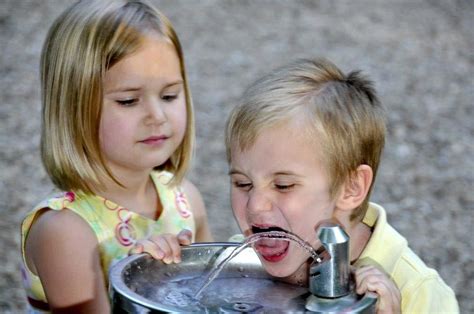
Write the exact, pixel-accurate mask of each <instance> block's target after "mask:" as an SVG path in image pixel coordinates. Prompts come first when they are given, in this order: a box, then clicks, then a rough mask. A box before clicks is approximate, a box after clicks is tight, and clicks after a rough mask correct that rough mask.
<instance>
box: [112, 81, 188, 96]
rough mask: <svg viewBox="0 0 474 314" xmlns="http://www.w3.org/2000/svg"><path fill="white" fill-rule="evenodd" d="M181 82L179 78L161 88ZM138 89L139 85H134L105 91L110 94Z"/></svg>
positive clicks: (180, 83)
mask: <svg viewBox="0 0 474 314" xmlns="http://www.w3.org/2000/svg"><path fill="white" fill-rule="evenodd" d="M182 84H184V82H183V80H181V79H180V80H177V81H173V82H170V83H168V84H166V85H164V86H163V87H162V89H166V88H170V87H173V86H177V85H182ZM140 89H141V87H136V86H119V87H116V88H114V89H112V90H109V91H106V93H107V94H112V93H118V92H136V91H139V90H140Z"/></svg>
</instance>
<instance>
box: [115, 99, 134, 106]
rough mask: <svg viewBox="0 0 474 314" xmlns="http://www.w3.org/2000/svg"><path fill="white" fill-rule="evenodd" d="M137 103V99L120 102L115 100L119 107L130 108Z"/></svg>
mask: <svg viewBox="0 0 474 314" xmlns="http://www.w3.org/2000/svg"><path fill="white" fill-rule="evenodd" d="M137 102H138V99H137V98H131V99H121V100H117V103H118V104H119V105H121V106H125V107H127V106H132V105H134V104H135V103H137Z"/></svg>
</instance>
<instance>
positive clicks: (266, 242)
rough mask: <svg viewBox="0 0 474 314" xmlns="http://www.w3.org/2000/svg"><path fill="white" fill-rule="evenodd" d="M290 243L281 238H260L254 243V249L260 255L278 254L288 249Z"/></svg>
mask: <svg viewBox="0 0 474 314" xmlns="http://www.w3.org/2000/svg"><path fill="white" fill-rule="evenodd" d="M289 245H290V243H289V242H288V241H285V240H281V239H261V240H258V241H257V243H256V244H255V249H256V250H257V252H259V253H260V254H261V255H280V254H282V253H283V252H285V251H286V250H287V249H288V246H289Z"/></svg>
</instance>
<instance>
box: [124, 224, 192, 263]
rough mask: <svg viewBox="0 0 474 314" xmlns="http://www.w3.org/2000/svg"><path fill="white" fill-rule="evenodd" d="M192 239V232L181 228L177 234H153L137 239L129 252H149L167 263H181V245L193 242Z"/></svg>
mask: <svg viewBox="0 0 474 314" xmlns="http://www.w3.org/2000/svg"><path fill="white" fill-rule="evenodd" d="M191 239H192V232H191V231H190V230H187V229H183V230H181V231H180V233H178V234H177V235H174V234H171V233H164V234H160V235H153V236H151V237H149V238H147V239H143V240H139V241H137V243H135V246H134V247H132V249H131V250H130V253H129V254H140V253H148V254H150V255H151V256H152V257H153V258H155V259H159V260H162V261H163V262H164V263H165V264H171V263H179V262H181V247H180V245H189V244H191Z"/></svg>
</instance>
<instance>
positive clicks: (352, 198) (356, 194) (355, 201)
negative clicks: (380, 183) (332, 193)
mask: <svg viewBox="0 0 474 314" xmlns="http://www.w3.org/2000/svg"><path fill="white" fill-rule="evenodd" d="M373 177H374V173H373V171H372V168H371V167H370V166H368V165H360V166H359V167H357V169H356V171H355V172H354V174H353V175H351V176H350V177H348V178H347V180H346V182H344V184H343V186H342V189H341V193H340V195H339V197H338V198H337V202H336V207H337V208H339V209H342V210H352V209H354V208H357V207H358V206H359V205H360V204H362V202H363V201H364V199H365V197H366V196H367V193H368V192H369V189H370V186H371V184H372V180H373Z"/></svg>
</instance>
